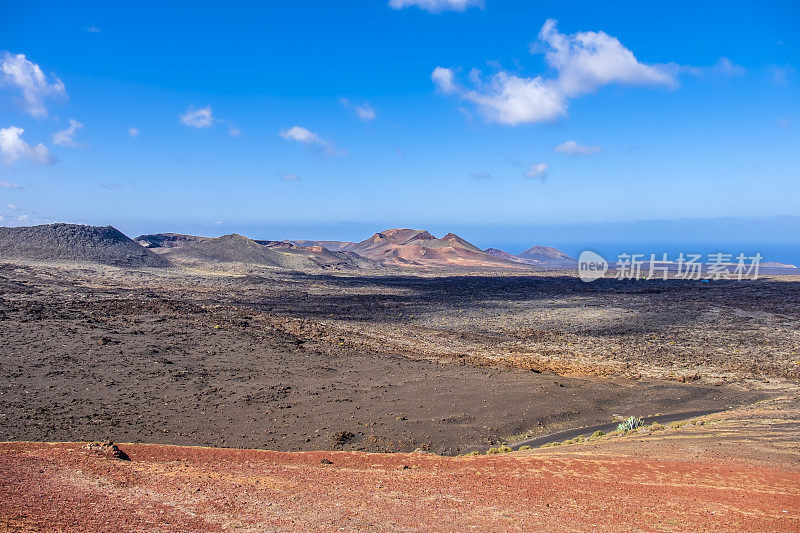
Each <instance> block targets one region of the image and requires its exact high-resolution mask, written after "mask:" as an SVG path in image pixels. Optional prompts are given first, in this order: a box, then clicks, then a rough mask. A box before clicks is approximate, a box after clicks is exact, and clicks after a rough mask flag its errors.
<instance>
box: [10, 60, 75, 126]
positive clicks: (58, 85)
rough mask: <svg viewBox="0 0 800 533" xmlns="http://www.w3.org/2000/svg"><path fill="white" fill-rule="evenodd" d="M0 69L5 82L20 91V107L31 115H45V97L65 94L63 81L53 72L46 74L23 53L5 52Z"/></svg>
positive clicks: (36, 116)
mask: <svg viewBox="0 0 800 533" xmlns="http://www.w3.org/2000/svg"><path fill="white" fill-rule="evenodd" d="M0 71H1V72H2V74H3V79H4V80H5V82H6V83H8V84H9V85H10V86H12V87H15V88H17V89H19V90H20V91H21V92H22V100H23V101H22V107H23V109H24V110H25V112H26V113H28V114H29V115H30V116H32V117H35V118H43V117H46V116H47V108H46V107H45V105H44V100H45V98H53V97H64V96H66V94H67V91H66V88H65V87H64V83H63V82H62V81H61V80H60V79H58V77H56V76H55V75H54V74H50V76H46V75H45V74H44V72H42V69H41V68H40V67H39V65H37V64H36V63H34V62H32V61H30V60H29V59H27V58H26V57H25V54H16V55H14V54H10V53H8V52H5V54H4V55H3V60H2V62H0Z"/></svg>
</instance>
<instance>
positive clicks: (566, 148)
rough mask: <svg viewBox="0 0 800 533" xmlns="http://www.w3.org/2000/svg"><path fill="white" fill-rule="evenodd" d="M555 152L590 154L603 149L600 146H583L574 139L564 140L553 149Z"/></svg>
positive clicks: (597, 152)
mask: <svg viewBox="0 0 800 533" xmlns="http://www.w3.org/2000/svg"><path fill="white" fill-rule="evenodd" d="M553 151H554V152H556V153H557V154H567V155H591V154H599V153H600V152H602V151H603V147H602V146H583V145H582V144H578V143H577V142H575V141H566V142H563V143H561V144H559V145H558V146H556V147H555V148H554V149H553Z"/></svg>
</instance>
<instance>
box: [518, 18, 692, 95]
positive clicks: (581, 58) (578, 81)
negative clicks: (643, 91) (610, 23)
mask: <svg viewBox="0 0 800 533" xmlns="http://www.w3.org/2000/svg"><path fill="white" fill-rule="evenodd" d="M542 50H543V51H544V56H545V61H547V64H548V65H549V66H550V67H552V68H554V69H556V70H557V71H558V77H557V79H556V80H555V83H556V85H557V86H558V88H559V90H560V91H561V92H562V93H563V94H564V95H565V96H568V97H575V96H578V95H581V94H586V93H591V92H594V91H596V90H597V89H599V88H600V87H602V86H604V85H608V84H611V83H621V84H624V85H665V86H668V87H674V86H676V85H677V80H676V79H675V76H674V75H673V74H672V73H671V72H670V69H669V68H668V67H667V66H665V65H647V64H644V63H640V62H639V60H637V59H636V57H635V56H634V55H633V52H631V51H630V50H628V49H627V48H625V47H624V46H623V45H622V43H621V42H619V40H618V39H617V38H616V37H612V36H610V35H608V34H607V33H605V32H602V31H599V32H594V31H587V32H580V33H575V34H573V35H565V34H563V33H559V31H558V29H556V21H555V20H553V19H548V20H547V21H546V22H545V23H544V25H543V26H542V29H541V31H540V32H539V40H538V41H537V42H536V43H534V44H533V45H532V46H531V52H532V53H536V52H539V51H542Z"/></svg>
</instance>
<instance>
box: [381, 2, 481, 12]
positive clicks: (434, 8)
mask: <svg viewBox="0 0 800 533" xmlns="http://www.w3.org/2000/svg"><path fill="white" fill-rule="evenodd" d="M483 5H484V0H389V7H391V8H392V9H404V8H406V7H412V6H413V7H418V8H420V9H424V10H425V11H429V12H431V13H441V12H442V11H459V12H462V11H465V10H466V9H467V8H470V7H480V8H483Z"/></svg>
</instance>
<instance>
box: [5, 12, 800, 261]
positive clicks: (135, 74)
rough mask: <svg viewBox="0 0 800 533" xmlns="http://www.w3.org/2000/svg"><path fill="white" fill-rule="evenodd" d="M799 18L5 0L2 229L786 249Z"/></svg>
mask: <svg viewBox="0 0 800 533" xmlns="http://www.w3.org/2000/svg"><path fill="white" fill-rule="evenodd" d="M548 20H549V21H551V22H548ZM798 27H800V4H798V3H797V2H788V1H787V2H724V3H722V2H685V3H681V2H670V3H669V4H654V3H646V2H630V3H623V2H612V3H600V2H595V1H588V2H569V1H567V2H564V1H560V2H548V1H537V2H530V1H519V2H515V1H505V0H485V2H480V1H477V0H391V2H390V1H389V0H387V1H383V0H373V1H363V2H359V1H348V2H345V1H341V2H339V1H316V2H312V1H308V2H306V1H300V0H298V1H283V2H282V1H272V2H224V3H223V2H217V3H212V2H185V3H181V2H129V3H125V2H77V3H74V4H71V5H67V4H66V3H64V2H37V1H24V2H22V1H13V0H7V1H5V2H3V3H2V4H0V51H1V52H0V53H2V54H3V58H2V61H3V69H2V70H0V77H2V81H0V129H2V131H3V132H5V133H2V132H0V150H2V152H0V157H1V159H0V162H2V167H0V216H2V217H3V220H2V224H5V225H18V224H31V223H39V222H48V221H68V222H81V223H88V224H102V225H105V224H112V225H115V226H117V227H118V228H120V229H122V230H123V231H125V232H126V233H128V234H129V235H135V234H138V233H143V232H154V231H180V232H187V233H201V234H206V235H218V234H223V233H228V232H231V231H237V232H241V233H245V234H248V235H250V236H253V237H259V238H284V237H286V238H301V237H305V238H330V239H336V238H340V239H361V238H364V237H366V236H367V235H368V234H370V233H372V232H373V231H376V230H379V229H383V228H386V227H394V226H403V227H424V228H430V229H433V230H434V231H439V232H445V231H450V230H456V231H461V232H462V233H465V235H464V236H465V237H466V238H471V239H473V240H475V241H476V242H478V243H479V244H482V245H485V246H489V245H491V244H494V243H495V242H497V243H505V245H506V246H507V247H510V248H518V249H521V248H523V247H524V244H527V243H529V241H531V240H533V239H534V238H535V239H536V240H537V241H542V240H545V241H546V240H547V236H548V235H547V232H545V231H542V228H552V227H555V226H557V227H559V228H567V229H563V230H561V231H560V233H559V232H556V233H558V234H559V235H562V234H563V238H562V240H561V241H559V242H567V241H569V242H573V241H574V242H579V241H581V237H580V235H581V234H584V233H585V230H586V228H591V227H594V228H597V227H608V228H609V231H611V229H612V228H619V227H620V226H619V224H630V226H629V227H630V228H633V230H632V231H633V232H634V234H635V232H636V231H637V230H636V228H641V227H645V226H646V225H645V226H641V224H639V225H637V223H638V222H639V221H649V220H659V221H664V220H678V219H682V220H695V221H698V222H697V227H700V226H703V225H704V224H703V223H702V222H701V220H702V219H721V220H723V221H724V220H729V219H732V218H733V219H736V220H737V222H736V224H731V225H728V226H726V225H725V224H724V223H723V224H720V223H719V221H717V222H715V223H714V224H713V227H715V228H717V227H720V228H722V229H720V230H719V231H717V232H714V233H713V234H711V235H703V240H706V241H710V240H714V239H716V240H724V241H728V242H734V241H736V240H737V238H736V236H737V234H736V232H737V231H739V229H740V228H741V221H742V220H745V221H747V220H752V221H754V225H753V227H755V228H763V234H759V233H758V232H756V235H751V236H748V238H747V240H748V242H754V241H758V240H759V239H762V238H763V239H764V240H770V241H774V240H775V239H776V237H775V235H774V234H771V233H772V231H771V230H770V228H771V224H770V223H769V222H770V220H772V218H771V217H795V216H797V215H799V214H800V210H798V207H797V206H798V200H799V199H800V185H799V184H798V178H799V177H800V156H798V153H800V150H798V149H799V148H800V142H798V141H800V130H799V129H798V128H799V127H800V97H799V96H798V95H800V90H798V89H800V75H799V74H798V71H799V69H800V64H799V61H798V51H799V50H800V41H799V40H798V32H797V28H798ZM20 55H24V57H21V56H20ZM36 68H38V69H39V70H40V71H41V74H42V76H43V78H41V79H38V80H36V79H33V78H35V74H31V73H35V69H36ZM31 76H33V78H31ZM70 120H74V121H76V123H71V122H70ZM71 124H75V125H74V127H73V128H72V130H70V126H71ZM20 129H21V130H24V131H23V132H20V131H19V130H20ZM59 132H61V133H59ZM40 143H41V145H42V146H41V147H39V146H38V145H39V144H40ZM723 217H724V218H723ZM776 220H778V219H776ZM779 220H780V222H776V224H777V225H779V226H780V227H781V228H787V227H789V228H793V229H792V230H791V231H789V230H786V229H783V230H779V231H778V234H779V235H781V236H782V237H781V239H779V240H784V241H785V244H788V245H790V246H796V244H797V242H796V241H797V239H796V234H795V233H793V231H794V229H797V228H798V227H799V226H798V225H797V221H796V220H795V219H786V218H783V219H779ZM787 220H789V222H788V225H787V223H786V221H787ZM651 226H652V225H651ZM657 226H658V227H662V228H663V227H664V225H663V224H660V225H657ZM705 226H706V227H708V224H705ZM679 227H680V228H684V229H682V230H681V231H684V232H685V239H686V240H691V239H692V238H693V236H695V235H696V234H697V233H698V232H697V231H696V229H697V228H696V227H694V226H692V224H686V223H683V224H681V225H679ZM526 228H527V229H526ZM534 228H538V229H537V230H535V231H534ZM569 228H573V230H571V231H572V236H571V237H569V236H568V234H569V232H570V230H569ZM686 228H688V229H686ZM693 228H694V229H693ZM726 228H727V229H726ZM737 228H739V229H737ZM642 231H645V230H642ZM526 232H527V233H526ZM701 233H702V232H701ZM493 235H494V237H493ZM511 235H514V236H515V237H513V238H512V237H511ZM529 235H530V237H529ZM784 235H785V238H784V237H783V236H784ZM592 238H594V239H599V238H600V237H597V236H595V237H592ZM653 238H654V239H655V240H659V239H660V240H665V239H667V236H666V233H663V232H662V233H656V234H654V237H653ZM555 240H558V239H555ZM606 240H607V241H614V240H615V237H614V235H609V236H608V238H607V239H606ZM617 240H619V239H617ZM623 240H629V239H628V237H625V239H623ZM529 244H533V242H530V243H529ZM543 244H548V243H547V242H543ZM512 251H519V250H512Z"/></svg>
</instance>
